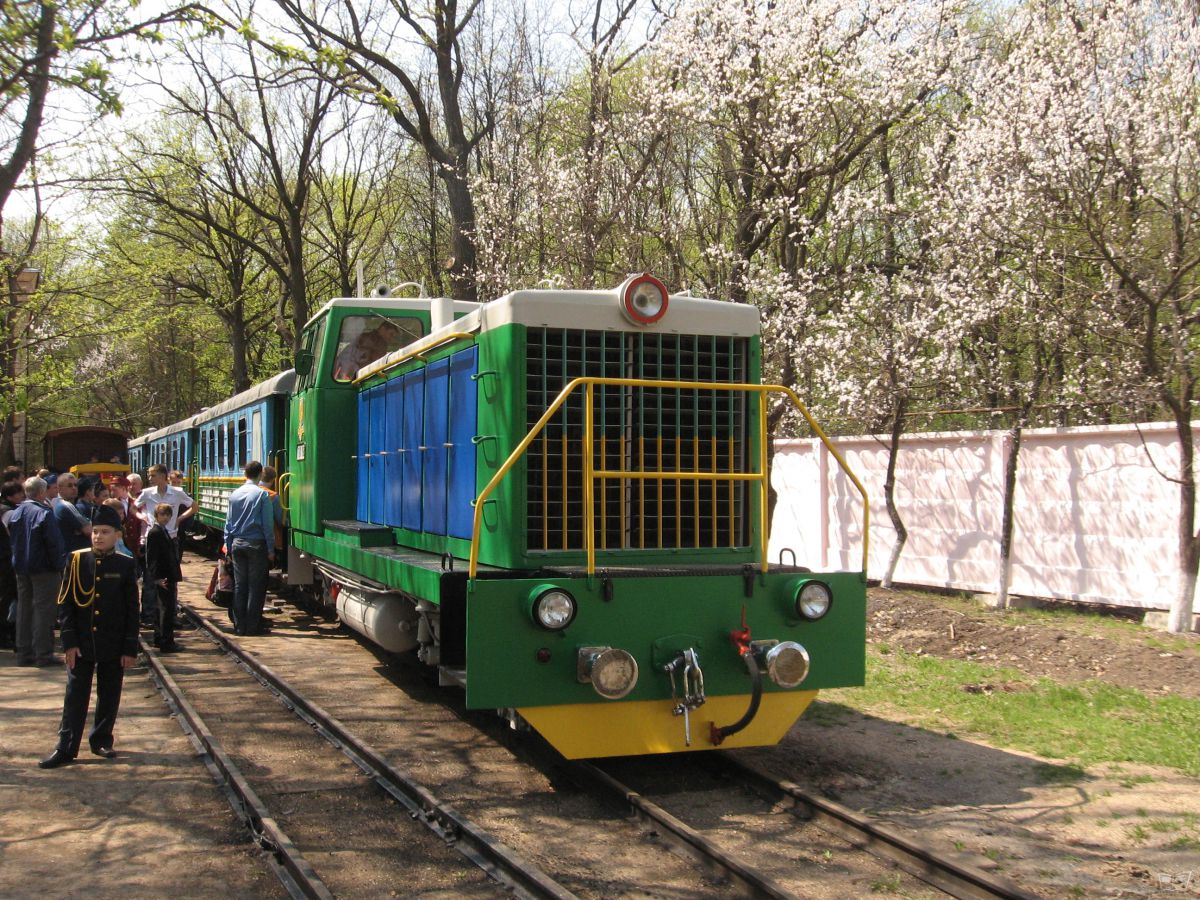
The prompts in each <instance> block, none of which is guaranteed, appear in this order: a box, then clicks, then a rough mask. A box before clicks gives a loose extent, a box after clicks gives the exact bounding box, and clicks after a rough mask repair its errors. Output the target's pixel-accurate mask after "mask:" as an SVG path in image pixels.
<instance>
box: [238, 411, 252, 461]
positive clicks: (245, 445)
mask: <svg viewBox="0 0 1200 900" xmlns="http://www.w3.org/2000/svg"><path fill="white" fill-rule="evenodd" d="M237 433H238V459H237V465H238V468H239V469H240V468H242V467H243V466H244V465H246V463H247V462H249V460H248V459H247V458H246V454H247V453H248V452H249V449H250V436H249V435H248V434H246V417H245V416H242V417H241V418H239V419H238V420H237Z"/></svg>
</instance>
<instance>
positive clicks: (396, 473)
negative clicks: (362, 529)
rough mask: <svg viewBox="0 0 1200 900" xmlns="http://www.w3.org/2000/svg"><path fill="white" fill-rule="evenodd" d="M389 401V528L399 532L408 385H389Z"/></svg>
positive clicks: (385, 461)
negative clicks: (405, 397)
mask: <svg viewBox="0 0 1200 900" xmlns="http://www.w3.org/2000/svg"><path fill="white" fill-rule="evenodd" d="M386 394H387V400H386V401H385V403H384V407H385V410H386V412H385V415H386V417H387V422H386V424H385V425H384V432H383V442H384V444H385V446H384V448H383V449H384V450H385V451H387V456H385V457H384V458H383V479H384V497H385V499H384V502H383V521H384V524H385V525H390V526H392V527H393V528H399V527H400V523H401V522H402V521H403V513H402V511H401V504H402V502H403V498H404V471H403V463H402V462H401V460H402V459H403V458H404V455H403V454H402V453H400V447H401V445H402V444H403V443H404V434H403V428H404V382H403V380H401V379H399V378H393V379H392V380H391V381H389V382H388V383H387V388H386Z"/></svg>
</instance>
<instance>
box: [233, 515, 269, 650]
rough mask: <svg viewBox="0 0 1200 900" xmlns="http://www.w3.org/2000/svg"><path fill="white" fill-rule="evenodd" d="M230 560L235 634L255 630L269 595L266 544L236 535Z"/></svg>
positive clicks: (252, 632) (249, 632) (251, 632)
mask: <svg viewBox="0 0 1200 900" xmlns="http://www.w3.org/2000/svg"><path fill="white" fill-rule="evenodd" d="M229 560H230V562H232V563H233V606H231V607H230V614H231V615H232V616H233V630H234V632H235V633H236V634H254V632H256V631H258V626H259V622H260V621H261V620H262V610H263V603H265V602H266V599H267V544H266V542H265V541H248V540H244V539H243V538H234V539H233V542H232V543H231V544H230V546H229Z"/></svg>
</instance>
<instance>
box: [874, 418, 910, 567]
mask: <svg viewBox="0 0 1200 900" xmlns="http://www.w3.org/2000/svg"><path fill="white" fill-rule="evenodd" d="M907 411H908V398H907V397H903V396H901V397H897V398H896V405H895V408H894V410H893V415H892V433H891V436H890V440H889V441H888V464H887V478H885V479H884V482H883V497H884V500H885V501H886V502H887V511H888V518H889V519H891V520H892V527H893V528H895V529H896V543H895V544H893V545H892V553H891V556H890V557H889V558H888V565H887V570H886V571H885V572H884V573H883V580H882V581H880V583H879V586H880V587H883V588H891V586H892V579H893V578H894V577H895V575H896V566H897V565H899V563H900V554H901V553H902V552H903V551H904V545H905V544H906V543H907V542H908V529H907V528H906V527H905V525H904V520H903V519H901V518H900V510H899V509H897V508H896V457H897V456H899V454H900V436H901V435H902V434H904V414H905V413H906V412H907Z"/></svg>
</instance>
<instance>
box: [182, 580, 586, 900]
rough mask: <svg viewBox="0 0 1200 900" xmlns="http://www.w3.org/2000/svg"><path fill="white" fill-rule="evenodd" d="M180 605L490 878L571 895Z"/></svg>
mask: <svg viewBox="0 0 1200 900" xmlns="http://www.w3.org/2000/svg"><path fill="white" fill-rule="evenodd" d="M179 606H180V609H182V610H183V611H184V613H185V614H186V615H187V616H188V617H189V618H190V619H191V620H192V621H193V622H195V623H196V625H197V627H198V628H199V629H200V630H202V631H203V632H204V633H205V635H206V636H207V637H208V638H209V640H212V641H213V642H215V643H216V644H217V645H218V646H219V647H222V648H224V649H225V650H226V651H227V652H228V653H229V654H230V655H231V656H232V657H233V658H234V660H235V661H236V662H238V663H239V664H240V665H242V666H243V667H245V669H246V670H247V671H248V672H250V674H252V675H253V676H254V677H255V678H257V679H258V681H259V682H260V683H262V684H263V685H264V686H265V687H266V688H267V689H268V690H270V691H272V692H273V693H275V694H276V695H277V696H278V697H279V698H280V700H281V701H282V702H283V703H284V705H285V706H287V707H288V709H290V710H291V711H292V712H293V713H294V714H295V715H296V716H297V717H298V718H300V719H301V720H302V721H304V722H305V723H307V724H308V725H309V726H311V727H312V728H313V729H314V730H315V731H316V732H317V733H318V734H320V736H321V737H323V738H324V739H325V740H326V741H328V742H329V743H330V744H332V745H333V746H334V747H336V748H337V749H338V750H340V751H341V752H342V753H343V754H345V755H346V756H347V757H348V758H349V759H350V760H351V761H352V762H353V763H354V764H355V765H356V766H358V767H359V768H360V769H361V770H362V771H363V772H364V773H366V774H367V775H369V776H370V777H371V778H372V779H373V780H374V781H375V782H376V784H378V785H379V786H380V787H381V788H382V789H383V790H384V791H386V792H387V793H388V794H389V795H390V796H392V797H393V798H394V799H395V800H396V801H397V802H399V803H400V804H401V805H402V806H403V807H404V808H405V809H406V810H408V811H409V813H410V814H411V815H412V817H413V818H414V819H416V820H417V821H419V822H421V823H422V824H423V825H425V826H426V827H427V828H429V829H430V830H431V831H432V832H433V833H434V834H436V835H437V836H438V837H439V838H441V839H442V840H443V841H445V842H446V843H447V844H448V845H449V846H451V847H452V848H454V849H455V850H456V851H457V852H458V853H460V854H461V855H462V856H464V857H465V858H466V859H468V860H470V861H471V862H472V863H474V864H475V865H477V866H479V868H481V869H482V870H483V871H484V872H486V873H487V874H488V875H489V876H490V877H491V878H492V879H493V880H495V881H496V882H498V883H499V884H501V885H503V886H504V887H506V888H508V889H509V890H511V891H513V893H514V894H516V895H517V896H518V897H526V898H544V897H545V898H554V900H569V898H574V897H575V895H574V894H573V893H571V892H570V891H569V890H567V889H566V888H565V887H563V886H562V885H560V884H559V883H558V882H557V881H555V880H554V879H553V878H551V877H550V876H549V875H547V874H546V873H545V872H543V871H542V870H541V869H540V868H538V867H537V866H535V865H534V864H533V863H531V862H529V861H528V860H526V859H525V858H524V857H522V856H521V855H520V854H519V853H517V851H515V850H513V849H512V848H511V847H509V846H507V845H506V844H504V843H503V842H501V841H499V840H498V839H496V838H495V837H493V836H492V835H490V834H489V833H488V832H486V831H485V830H483V829H482V828H480V827H479V826H478V825H476V824H475V823H474V822H472V821H471V820H469V819H467V818H466V817H465V816H463V815H462V814H461V813H459V812H458V811H457V810H455V809H454V808H453V807H452V806H451V805H450V804H449V803H446V802H445V801H444V800H441V799H439V798H438V797H437V796H436V795H435V794H434V793H433V792H432V791H431V790H430V789H429V788H427V787H425V786H424V785H423V784H421V783H420V782H418V781H417V780H416V779H414V778H413V777H412V776H411V775H409V774H408V773H407V772H404V771H402V770H401V769H398V768H396V767H395V766H393V765H392V764H391V763H390V762H388V761H387V759H385V758H384V756H383V754H382V753H380V752H379V751H378V750H376V749H375V748H374V747H372V746H371V745H370V744H368V743H366V741H364V740H363V739H362V738H360V737H358V736H357V735H356V734H354V732H352V731H351V730H350V729H349V728H347V727H346V725H344V724H343V723H342V722H341V721H340V720H338V719H337V718H336V717H334V716H333V715H332V714H330V713H329V712H327V711H326V710H324V709H322V708H321V707H320V706H318V705H317V704H316V703H313V702H312V701H311V700H309V699H308V698H307V697H305V696H304V695H303V694H301V693H300V692H299V691H298V690H297V689H296V688H294V687H293V686H292V685H291V684H289V683H288V682H287V681H286V680H285V679H284V678H283V677H282V676H281V675H279V674H278V673H277V672H275V671H274V670H273V669H271V667H270V666H268V665H267V664H266V663H264V662H263V661H262V660H260V659H258V658H257V657H256V656H254V654H252V653H250V652H249V651H248V650H246V649H245V648H244V647H242V646H241V645H240V644H239V642H238V641H236V640H234V639H233V638H231V637H230V636H229V635H227V634H226V633H225V632H223V631H221V629H219V628H217V627H216V625H214V624H213V623H212V621H211V620H209V619H208V618H207V617H206V616H203V615H201V614H200V613H199V612H197V611H196V610H195V609H194V608H193V607H192V606H190V605H189V604H187V603H182V602H181V603H180V604H179Z"/></svg>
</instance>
